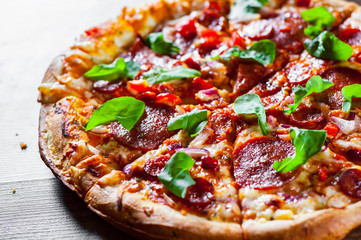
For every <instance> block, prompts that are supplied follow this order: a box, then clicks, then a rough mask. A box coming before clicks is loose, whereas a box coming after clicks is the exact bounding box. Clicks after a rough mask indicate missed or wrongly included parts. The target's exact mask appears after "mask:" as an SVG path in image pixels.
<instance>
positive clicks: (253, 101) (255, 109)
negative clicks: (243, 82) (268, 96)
mask: <svg viewBox="0 0 361 240" xmlns="http://www.w3.org/2000/svg"><path fill="white" fill-rule="evenodd" d="M233 110H234V112H235V113H237V114H242V115H246V116H247V115H248V116H249V115H250V116H251V117H252V115H256V116H257V118H258V125H259V127H260V129H261V132H262V134H263V135H264V136H267V135H268V133H269V129H268V125H267V119H266V111H265V109H264V107H263V105H262V102H261V98H260V97H259V96H258V95H256V94H244V95H242V96H240V97H238V98H237V99H236V100H235V101H234V106H233Z"/></svg>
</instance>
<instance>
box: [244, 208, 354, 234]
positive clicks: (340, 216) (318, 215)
mask: <svg viewBox="0 0 361 240" xmlns="http://www.w3.org/2000/svg"><path fill="white" fill-rule="evenodd" d="M360 213H361V202H358V203H354V204H351V205H349V206H347V207H346V208H345V209H336V208H330V209H325V210H319V211H316V212H313V213H310V214H305V215H301V216H299V217H298V218H297V219H295V220H274V221H269V222H266V223H250V224H248V225H243V229H244V231H245V234H246V235H247V239H252V240H261V239H269V240H273V239H274V240H276V239H295V240H298V239H300V240H301V239H302V240H304V239H307V240H308V239H309V240H311V239H320V240H326V239H342V238H344V237H345V236H346V235H347V233H349V232H350V231H351V230H352V229H354V228H356V227H357V226H359V225H360V223H361V214H360Z"/></svg>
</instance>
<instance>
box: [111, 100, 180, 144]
mask: <svg viewBox="0 0 361 240" xmlns="http://www.w3.org/2000/svg"><path fill="white" fill-rule="evenodd" d="M174 113H175V111H174V109H173V108H172V107H169V106H166V105H160V104H159V105H148V106H146V107H145V111H144V113H143V116H142V117H141V118H140V119H139V120H138V122H137V124H136V125H135V126H134V127H133V128H132V129H131V130H130V131H128V130H127V129H125V128H123V126H122V125H121V124H120V123H118V122H114V123H112V124H110V130H109V131H110V133H111V134H112V136H113V137H114V138H115V139H116V140H117V141H118V142H119V143H120V144H123V145H125V146H128V147H130V148H131V149H137V150H142V151H149V150H152V149H155V148H157V147H158V146H159V145H160V144H161V143H162V142H163V141H164V140H166V139H167V138H169V137H170V136H172V134H173V133H174V131H168V128H167V125H168V122H169V120H170V118H171V117H172V116H173V115H174Z"/></svg>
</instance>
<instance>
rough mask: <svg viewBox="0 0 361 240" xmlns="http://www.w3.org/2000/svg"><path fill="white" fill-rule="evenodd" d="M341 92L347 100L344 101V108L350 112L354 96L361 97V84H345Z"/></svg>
mask: <svg viewBox="0 0 361 240" xmlns="http://www.w3.org/2000/svg"><path fill="white" fill-rule="evenodd" d="M341 93H342V95H343V97H344V98H345V100H344V101H343V103H342V110H343V111H345V112H349V111H350V109H351V104H352V98H353V97H356V98H361V84H352V85H348V86H344V87H343V88H342V89H341Z"/></svg>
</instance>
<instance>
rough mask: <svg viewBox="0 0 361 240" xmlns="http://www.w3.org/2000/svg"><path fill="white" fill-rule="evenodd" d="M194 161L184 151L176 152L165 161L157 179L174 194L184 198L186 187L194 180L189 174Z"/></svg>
mask: <svg viewBox="0 0 361 240" xmlns="http://www.w3.org/2000/svg"><path fill="white" fill-rule="evenodd" d="M194 163H195V161H194V160H193V159H192V158H191V157H190V156H189V155H187V154H186V153H183V152H177V153H175V154H174V155H173V156H172V157H171V159H170V160H169V161H168V162H167V163H166V165H165V167H164V169H163V171H162V172H161V173H160V175H159V176H158V179H159V180H160V181H161V183H163V185H164V186H165V187H166V188H167V189H168V190H169V191H171V192H172V193H174V194H175V195H176V196H178V197H181V198H185V196H186V193H187V188H188V187H189V186H191V185H194V184H195V183H196V182H195V181H194V180H193V179H192V177H191V175H190V174H189V169H191V167H192V166H193V164H194Z"/></svg>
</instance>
